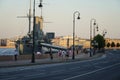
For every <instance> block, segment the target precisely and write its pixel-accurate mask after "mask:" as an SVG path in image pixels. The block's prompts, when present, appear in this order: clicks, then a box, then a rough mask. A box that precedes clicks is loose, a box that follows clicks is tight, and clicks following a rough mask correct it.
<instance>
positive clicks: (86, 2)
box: [0, 0, 120, 39]
mask: <svg viewBox="0 0 120 80" xmlns="http://www.w3.org/2000/svg"><path fill="white" fill-rule="evenodd" d="M32 3H33V0H32ZM43 3H44V4H43V17H44V21H45V22H51V23H44V32H55V35H56V36H68V35H69V36H70V35H71V36H72V34H73V32H72V31H73V30H72V29H73V13H74V12H75V11H79V12H80V17H81V19H80V20H77V19H76V26H75V27H76V32H75V34H76V35H77V36H78V37H81V38H87V39H89V33H90V20H91V19H92V18H95V19H96V21H97V23H98V27H99V32H98V33H100V34H102V32H103V30H104V29H106V30H107V34H106V37H107V38H117V39H120V0H43ZM38 4H39V0H36V15H37V16H40V9H39V7H38ZM32 6H33V4H32ZM28 9H29V0H0V38H7V37H14V36H20V35H25V34H27V32H28V19H27V18H17V16H26V15H27V14H28ZM76 17H77V15H76Z"/></svg>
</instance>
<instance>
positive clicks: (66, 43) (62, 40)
mask: <svg viewBox="0 0 120 80" xmlns="http://www.w3.org/2000/svg"><path fill="white" fill-rule="evenodd" d="M52 43H53V45H56V46H63V47H66V48H69V47H71V46H72V45H73V37H72V36H61V37H56V38H54V39H53V40H52ZM75 45H81V46H83V47H84V48H89V47H90V41H89V40H87V39H82V38H79V37H75Z"/></svg>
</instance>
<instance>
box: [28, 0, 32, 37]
mask: <svg viewBox="0 0 120 80" xmlns="http://www.w3.org/2000/svg"><path fill="white" fill-rule="evenodd" d="M31 17H32V14H31V0H30V8H29V14H28V18H29V31H28V35H30V32H31Z"/></svg>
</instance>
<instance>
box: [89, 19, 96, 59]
mask: <svg viewBox="0 0 120 80" xmlns="http://www.w3.org/2000/svg"><path fill="white" fill-rule="evenodd" d="M93 21H94V23H93ZM93 25H94V28H95V25H96V19H91V20H90V57H92V54H91V50H92V49H91V47H92V43H91V41H92V27H93ZM94 33H95V32H94ZM94 35H95V34H94Z"/></svg>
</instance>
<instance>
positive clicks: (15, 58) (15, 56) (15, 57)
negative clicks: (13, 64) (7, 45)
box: [14, 50, 18, 61]
mask: <svg viewBox="0 0 120 80" xmlns="http://www.w3.org/2000/svg"><path fill="white" fill-rule="evenodd" d="M17 55H18V51H17V50H15V54H14V60H15V61H17Z"/></svg>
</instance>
